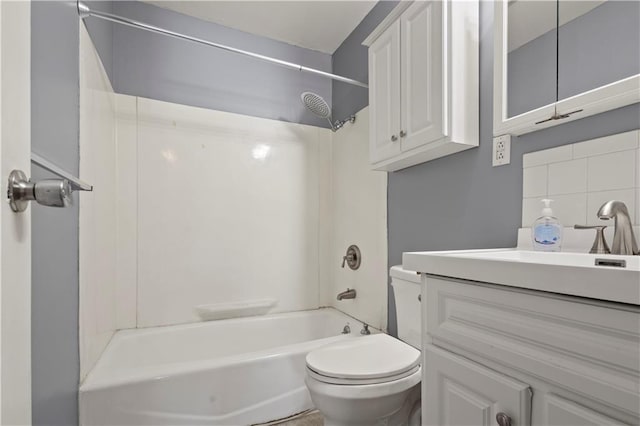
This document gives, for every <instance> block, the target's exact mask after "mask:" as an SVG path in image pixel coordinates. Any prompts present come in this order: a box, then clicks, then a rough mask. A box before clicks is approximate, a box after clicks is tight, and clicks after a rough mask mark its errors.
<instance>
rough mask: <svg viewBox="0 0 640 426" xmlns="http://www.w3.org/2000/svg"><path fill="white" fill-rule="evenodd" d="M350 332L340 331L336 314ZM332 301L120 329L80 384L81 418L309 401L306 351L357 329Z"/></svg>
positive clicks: (198, 413)
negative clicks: (292, 308)
mask: <svg viewBox="0 0 640 426" xmlns="http://www.w3.org/2000/svg"><path fill="white" fill-rule="evenodd" d="M347 323H349V325H350V327H351V334H350V335H343V334H341V332H342V329H343V327H344V326H345V324H347ZM361 328H362V324H361V323H359V322H358V321H357V320H354V319H353V318H351V317H348V316H346V315H344V314H342V313H340V312H338V311H336V310H334V309H330V308H327V309H318V310H313V311H303V312H293V313H286V314H274V315H267V316H262V317H251V318H238V319H229V320H221V321H211V322H204V323H196V324H187V325H178V326H169V327H156V328H147V329H139V330H125V331H119V332H117V333H116V335H115V336H114V337H113V339H112V340H111V342H110V343H109V345H108V346H107V348H106V349H105V351H104V353H103V354H102V357H101V358H100V360H99V361H98V363H97V364H96V366H95V368H94V369H93V370H92V371H91V372H90V373H89V375H88V377H87V378H86V380H85V381H84V383H83V384H82V386H81V387H80V422H81V424H82V425H98V424H99V425H125V424H126V425H204V424H206V425H250V424H254V423H262V422H267V421H270V420H275V419H280V418H283V417H287V416H289V415H292V414H295V413H298V412H301V411H304V410H307V409H310V408H313V405H312V403H311V399H310V398H309V394H308V392H307V389H306V387H305V384H304V375H305V356H306V354H307V353H308V352H309V351H310V350H312V349H315V348H317V347H320V346H322V345H326V344H327V343H331V342H334V341H338V340H341V339H350V338H357V337H359V336H360V329H361Z"/></svg>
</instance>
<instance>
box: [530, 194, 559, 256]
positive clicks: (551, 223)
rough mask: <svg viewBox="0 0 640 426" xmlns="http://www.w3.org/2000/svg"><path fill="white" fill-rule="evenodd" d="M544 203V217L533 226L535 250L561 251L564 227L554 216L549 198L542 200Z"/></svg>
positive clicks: (532, 237) (532, 236)
mask: <svg viewBox="0 0 640 426" xmlns="http://www.w3.org/2000/svg"><path fill="white" fill-rule="evenodd" d="M540 201H541V202H542V203H544V208H543V209H542V216H540V217H539V218H537V219H536V221H535V222H533V225H532V226H531V240H532V242H533V249H534V250H537V251H560V247H561V245H562V225H561V224H560V221H559V220H558V218H556V217H555V216H554V215H553V210H551V202H552V201H553V200H549V199H547V198H545V199H543V200H540Z"/></svg>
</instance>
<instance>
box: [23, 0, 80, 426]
mask: <svg viewBox="0 0 640 426" xmlns="http://www.w3.org/2000/svg"><path fill="white" fill-rule="evenodd" d="M78 42H79V41H78V15H77V12H76V10H75V8H74V7H73V5H71V4H70V3H69V2H67V1H33V2H32V3H31V108H32V110H31V148H32V150H33V151H34V152H36V153H37V154H40V155H41V156H43V157H45V158H47V159H48V160H50V161H52V162H53V163H55V164H57V165H59V166H61V167H62V168H64V169H65V170H67V171H69V172H70V173H72V174H73V175H76V176H77V173H78V167H79V159H78V122H79V111H78V97H79V93H78V90H79V89H78V81H79V67H78ZM26 171H27V170H25V172H26ZM52 177H54V176H51V175H50V174H49V173H48V172H46V171H45V170H43V169H42V168H40V167H39V166H36V165H33V166H32V168H31V178H32V179H34V180H40V179H47V178H52ZM73 198H74V204H73V205H72V206H71V207H68V208H66V209H53V208H48V207H43V206H40V205H38V204H36V203H31V205H30V207H29V209H30V210H31V219H32V222H31V225H32V239H31V242H32V263H31V264H32V267H31V269H32V280H31V287H32V289H31V298H32V299H31V333H32V334H31V345H32V347H31V349H32V351H31V355H32V358H31V365H32V378H31V383H32V424H33V425H75V424H77V423H78V404H77V401H78V383H79V371H80V364H79V360H78V196H77V194H74V195H73Z"/></svg>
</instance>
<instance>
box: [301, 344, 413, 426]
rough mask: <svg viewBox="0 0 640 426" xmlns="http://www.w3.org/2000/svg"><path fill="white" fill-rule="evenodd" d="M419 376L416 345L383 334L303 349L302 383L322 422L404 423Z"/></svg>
mask: <svg viewBox="0 0 640 426" xmlns="http://www.w3.org/2000/svg"><path fill="white" fill-rule="evenodd" d="M420 377H421V368H420V351H418V350H417V349H415V348H413V347H411V346H409V345H407V344H406V343H403V342H401V341H400V340H398V339H395V338H393V337H391V336H388V335H386V334H374V335H370V336H362V337H356V338H354V339H351V340H349V341H347V342H341V343H336V344H331V345H328V346H325V347H323V348H320V349H317V350H314V351H312V352H310V353H309V354H308V355H307V376H306V384H307V388H308V389H309V393H310V394H311V400H312V401H313V403H314V404H315V406H316V408H317V409H318V410H319V411H320V412H321V413H322V415H323V416H324V419H325V425H326V426H347V425H349V426H356V425H363V426H364V425H367V426H371V425H389V426H392V425H397V426H400V425H407V424H408V421H409V418H410V416H411V411H412V409H413V410H414V411H415V410H416V408H417V407H416V403H417V402H418V401H419V400H420Z"/></svg>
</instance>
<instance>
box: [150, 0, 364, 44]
mask: <svg viewBox="0 0 640 426" xmlns="http://www.w3.org/2000/svg"><path fill="white" fill-rule="evenodd" d="M145 2H146V3H151V4H154V5H156V6H159V7H162V8H164V9H170V10H173V11H176V12H179V13H182V14H185V15H189V16H193V17H196V18H199V19H203V20H205V21H209V22H214V23H216V24H221V25H224V26H227V27H231V28H235V29H238V30H241V31H245V32H248V33H251V34H255V35H259V36H263V37H268V38H271V39H275V40H279V41H283V42H285V43H289V44H293V45H296V46H300V47H305V48H307V49H313V50H318V51H320V52H324V53H329V54H332V53H333V52H335V50H336V49H337V48H338V47H339V46H340V44H342V42H343V41H344V39H345V38H347V36H348V35H349V34H351V31H353V29H354V28H355V27H356V26H357V25H358V24H359V23H360V21H362V18H364V17H365V16H366V14H367V13H369V11H370V10H371V9H372V8H373V6H375V4H376V1H368V0H362V1H326V0H325V1H211V0H210V1H206V0H200V1H191V0H186V1H185V0H182V1H176V0H173V1H171V0H169V1H163V0H155V1H145Z"/></svg>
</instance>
